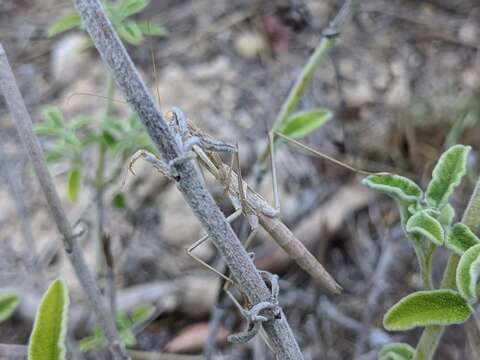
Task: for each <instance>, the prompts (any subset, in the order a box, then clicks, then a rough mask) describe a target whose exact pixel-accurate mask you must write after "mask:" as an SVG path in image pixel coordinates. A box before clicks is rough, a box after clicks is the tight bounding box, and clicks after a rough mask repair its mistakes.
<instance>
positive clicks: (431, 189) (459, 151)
mask: <svg viewBox="0 0 480 360" xmlns="http://www.w3.org/2000/svg"><path fill="white" fill-rule="evenodd" d="M470 149H471V148H470V146H464V145H455V146H452V147H451V148H449V149H448V150H447V151H445V152H444V153H443V154H442V156H440V159H438V162H437V165H435V168H434V169H433V173H432V180H431V181H430V184H429V185H428V188H427V191H426V194H425V195H426V200H427V203H428V205H430V206H432V207H435V208H441V207H443V206H444V205H445V204H446V203H447V202H448V198H449V197H450V195H452V193H453V191H454V190H455V188H456V187H457V186H458V185H459V184H460V181H461V180H462V177H463V175H464V174H465V171H466V165H467V156H468V153H469V152H470Z"/></svg>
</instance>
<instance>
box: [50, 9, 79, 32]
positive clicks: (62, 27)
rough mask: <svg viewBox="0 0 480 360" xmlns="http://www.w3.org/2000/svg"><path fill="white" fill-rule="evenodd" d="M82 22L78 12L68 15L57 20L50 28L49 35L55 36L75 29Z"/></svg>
mask: <svg viewBox="0 0 480 360" xmlns="http://www.w3.org/2000/svg"><path fill="white" fill-rule="evenodd" d="M80 24H81V21H80V17H79V16H78V15H77V14H69V15H66V16H64V17H62V18H60V19H58V20H57V21H55V22H54V23H53V24H52V26H50V28H49V29H48V36H54V35H57V34H60V33H62V32H65V31H67V30H70V29H73V28H75V27H77V26H79V25H80Z"/></svg>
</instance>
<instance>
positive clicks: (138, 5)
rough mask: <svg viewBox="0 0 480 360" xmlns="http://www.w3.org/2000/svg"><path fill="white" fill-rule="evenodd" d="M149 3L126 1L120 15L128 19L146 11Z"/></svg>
mask: <svg viewBox="0 0 480 360" xmlns="http://www.w3.org/2000/svg"><path fill="white" fill-rule="evenodd" d="M149 3H150V1H149V0H126V1H123V3H122V4H121V6H120V8H119V9H118V13H119V15H120V16H121V17H122V18H127V17H129V16H131V15H134V14H136V13H139V12H140V11H142V10H143V9H145V8H146V7H147V6H148V4H149Z"/></svg>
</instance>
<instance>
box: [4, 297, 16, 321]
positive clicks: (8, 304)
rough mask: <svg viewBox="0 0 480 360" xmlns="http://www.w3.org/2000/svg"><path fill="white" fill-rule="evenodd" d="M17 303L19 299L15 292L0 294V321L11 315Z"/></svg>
mask: <svg viewBox="0 0 480 360" xmlns="http://www.w3.org/2000/svg"><path fill="white" fill-rule="evenodd" d="M19 303H20V299H19V298H18V296H17V295H15V294H0V322H2V321H5V320H7V319H8V318H9V317H10V316H12V314H13V313H14V311H15V309H16V308H17V306H18V304H19Z"/></svg>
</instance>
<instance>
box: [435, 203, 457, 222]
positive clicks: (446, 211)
mask: <svg viewBox="0 0 480 360" xmlns="http://www.w3.org/2000/svg"><path fill="white" fill-rule="evenodd" d="M454 217H455V209H454V208H453V206H452V205H450V204H446V205H445V206H444V207H443V208H442V210H441V211H440V214H439V215H438V221H440V224H442V225H445V226H449V225H451V223H452V220H453V218H454Z"/></svg>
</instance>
